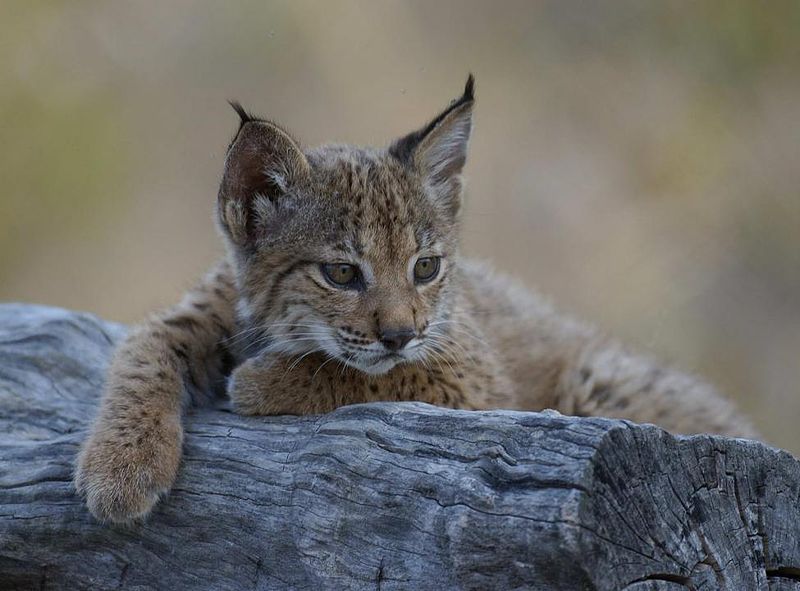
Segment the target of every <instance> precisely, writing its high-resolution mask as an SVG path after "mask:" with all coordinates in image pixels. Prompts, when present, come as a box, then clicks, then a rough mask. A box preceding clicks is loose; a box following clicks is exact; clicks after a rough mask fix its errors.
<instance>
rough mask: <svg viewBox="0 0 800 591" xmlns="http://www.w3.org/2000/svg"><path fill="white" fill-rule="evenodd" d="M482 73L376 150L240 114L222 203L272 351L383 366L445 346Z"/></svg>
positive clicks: (246, 311) (227, 232)
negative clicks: (429, 116) (476, 83)
mask: <svg viewBox="0 0 800 591" xmlns="http://www.w3.org/2000/svg"><path fill="white" fill-rule="evenodd" d="M473 104H474V95H473V78H472V76H470V77H469V79H468V80H467V84H466V88H465V89H464V93H463V95H462V96H461V97H460V98H459V99H457V100H456V101H454V102H453V103H451V104H450V106H449V107H448V108H446V109H445V110H444V111H443V112H441V113H440V114H439V115H438V116H436V117H435V118H434V119H433V120H432V121H431V122H430V123H428V124H427V125H425V126H424V127H422V128H421V129H419V130H417V131H414V132H412V133H410V134H408V135H407V136H405V137H403V138H400V139H399V140H396V141H395V142H393V143H392V144H391V145H390V146H389V147H388V148H382V149H373V148H360V147H354V146H343V145H329V146H322V147H319V148H315V149H303V148H301V147H300V145H299V144H298V143H297V142H296V141H295V140H294V139H293V138H292V137H291V136H290V135H289V134H288V133H287V132H286V131H284V130H283V129H281V128H280V127H278V126H277V125H275V124H274V123H271V122H269V121H264V120H261V119H257V118H255V117H251V116H249V115H248V114H247V113H245V111H244V110H243V109H242V108H241V107H239V106H238V105H234V108H236V110H237V112H238V113H239V115H240V116H241V119H242V121H241V125H240V127H239V131H238V133H237V135H236V137H235V138H234V140H233V142H232V143H231V145H230V147H229V149H228V153H227V156H226V160H225V171H224V174H223V178H222V183H221V186H220V190H219V198H218V215H219V222H220V226H221V229H222V232H223V235H224V237H225V239H226V242H227V244H228V247H229V250H230V252H231V254H232V257H233V259H234V261H235V266H236V270H237V274H238V282H239V286H240V292H241V301H240V307H239V312H240V315H241V317H242V320H243V324H244V326H245V327H246V330H249V331H250V332H251V334H253V335H254V338H253V339H252V341H251V342H252V343H254V344H255V345H257V346H258V347H259V348H260V350H270V351H276V352H282V353H289V354H298V355H303V354H310V353H313V352H316V351H319V352H322V353H325V354H326V355H327V356H328V357H331V358H334V359H336V360H338V361H341V362H343V363H345V364H347V365H349V366H351V367H354V368H356V369H359V370H361V371H364V372H366V373H370V374H381V373H385V372H388V371H389V370H391V369H392V368H393V367H394V366H395V365H397V364H400V363H409V362H412V363H413V362H424V361H425V359H426V358H427V357H429V356H430V357H436V356H437V355H442V354H445V353H446V344H445V343H446V341H445V340H444V339H443V336H444V335H445V334H446V332H447V331H448V325H449V324H450V323H451V320H449V316H450V310H451V307H452V292H453V289H452V286H451V281H452V276H453V271H454V269H455V266H456V264H457V257H458V218H459V209H460V205H461V184H462V183H461V171H462V169H463V167H464V163H465V160H466V154H467V143H468V140H469V136H470V129H471V121H472V107H473Z"/></svg>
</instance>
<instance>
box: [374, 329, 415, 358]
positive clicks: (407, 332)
mask: <svg viewBox="0 0 800 591" xmlns="http://www.w3.org/2000/svg"><path fill="white" fill-rule="evenodd" d="M415 336H416V332H414V330H413V329H410V328H401V329H398V330H385V331H383V332H381V334H380V339H381V343H383V346H384V347H386V348H387V349H389V351H392V352H394V353H396V352H397V351H399V350H400V349H402V348H403V347H405V346H406V345H407V344H408V342H409V341H410V340H411V339H413V338H414V337H415Z"/></svg>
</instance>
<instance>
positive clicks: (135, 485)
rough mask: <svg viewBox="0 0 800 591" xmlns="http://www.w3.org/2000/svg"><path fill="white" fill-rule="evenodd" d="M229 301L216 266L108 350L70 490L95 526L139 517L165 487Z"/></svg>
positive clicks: (211, 364)
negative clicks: (96, 407) (191, 396)
mask: <svg viewBox="0 0 800 591" xmlns="http://www.w3.org/2000/svg"><path fill="white" fill-rule="evenodd" d="M234 301H235V289H234V284H233V280H232V278H231V274H230V270H229V268H228V266H227V264H225V263H223V264H221V265H220V266H219V267H217V269H216V270H215V271H212V273H211V274H210V275H209V276H207V277H206V279H205V280H204V281H203V282H202V283H201V284H200V285H199V286H198V287H197V288H196V289H195V290H193V291H191V292H189V293H188V294H187V295H186V297H185V298H184V300H183V301H182V302H181V303H180V304H179V305H178V306H176V307H175V308H173V309H171V310H170V311H168V312H166V313H164V314H162V315H161V316H159V317H156V318H154V319H153V320H151V321H149V322H147V323H146V324H144V325H143V326H141V327H140V328H138V329H137V330H135V331H134V332H133V333H132V334H131V335H130V336H129V337H128V338H127V340H126V341H125V342H124V343H123V344H122V346H120V347H119V349H118V350H117V351H116V353H115V355H114V359H113V361H112V363H111V367H110V369H109V372H108V377H107V382H106V386H105V393H104V395H103V399H102V402H101V405H100V411H99V414H98V416H97V418H96V420H95V423H94V426H93V427H92V431H91V433H90V436H89V438H88V439H87V441H86V442H85V443H84V445H83V447H82V449H81V452H80V455H79V457H78V465H77V469H76V472H75V485H76V488H77V489H78V491H79V492H80V493H81V494H83V495H84V496H85V497H86V502H87V505H88V506H89V509H90V510H91V512H92V514H94V515H95V517H97V518H98V519H101V520H103V521H114V522H127V521H130V520H132V519H135V518H138V517H142V516H144V515H146V514H147V513H148V512H149V511H150V510H151V509H152V508H153V506H154V505H155V503H156V501H157V500H158V498H159V496H160V495H162V494H164V493H166V492H167V491H168V490H169V489H170V487H171V486H172V484H173V482H174V480H175V475H176V473H177V469H178V464H179V462H180V456H181V444H182V441H183V430H182V427H181V415H182V411H183V407H184V404H185V402H186V399H187V397H188V396H187V393H188V392H192V393H195V392H196V393H209V392H210V391H211V389H212V388H213V387H214V385H215V384H214V383H213V382H214V381H216V380H218V379H220V378H221V371H222V369H223V368H222V367H221V363H222V360H223V359H224V357H225V356H224V354H222V352H221V351H220V343H221V341H223V340H224V339H225V338H226V337H229V336H230V335H231V330H232V328H233V326H234V322H235V320H234V312H233V310H234V305H233V302H234Z"/></svg>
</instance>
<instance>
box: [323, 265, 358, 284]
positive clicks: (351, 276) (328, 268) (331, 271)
mask: <svg viewBox="0 0 800 591" xmlns="http://www.w3.org/2000/svg"><path fill="white" fill-rule="evenodd" d="M322 273H323V275H325V279H327V280H328V281H330V282H331V283H333V284H334V285H335V286H337V287H353V286H354V285H355V284H356V283H358V279H359V273H358V267H356V266H355V265H348V264H347V263H326V264H323V265H322Z"/></svg>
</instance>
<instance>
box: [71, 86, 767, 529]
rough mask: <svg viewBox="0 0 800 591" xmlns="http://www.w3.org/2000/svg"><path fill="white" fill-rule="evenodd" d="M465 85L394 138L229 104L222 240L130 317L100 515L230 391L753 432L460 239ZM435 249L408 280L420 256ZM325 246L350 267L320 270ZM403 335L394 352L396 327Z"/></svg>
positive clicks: (266, 408)
mask: <svg viewBox="0 0 800 591" xmlns="http://www.w3.org/2000/svg"><path fill="white" fill-rule="evenodd" d="M473 105H474V94H473V81H472V78H471V77H470V79H469V81H468V83H467V87H466V89H465V92H464V94H463V95H462V96H461V97H460V98H459V99H458V100H456V101H455V102H453V103H452V104H451V105H450V106H449V107H448V108H447V109H445V110H444V111H443V112H442V113H440V114H439V115H438V116H437V117H436V118H434V119H433V120H432V121H431V122H430V123H429V124H427V125H426V126H424V127H422V128H421V129H420V130H418V131H415V132H413V133H411V134H409V135H407V136H405V137H404V138H401V139H400V140H398V141H396V142H394V143H393V144H391V145H390V146H389V147H388V148H384V149H372V148H357V147H352V146H324V147H321V148H317V149H311V150H303V149H302V148H301V147H300V145H299V144H298V142H297V141H296V140H294V139H293V138H292V137H291V136H290V135H289V134H288V133H287V132H286V131H285V130H283V129H281V128H280V127H279V126H277V125H275V124H274V123H271V122H268V121H264V120H261V119H258V118H256V117H253V116H251V115H248V114H247V113H246V112H245V111H244V109H242V108H241V107H240V106H238V105H235V108H236V110H237V112H238V113H239V114H240V116H241V125H240V128H239V130H238V132H237V134H236V137H235V138H234V140H233V142H232V143H231V145H230V147H229V149H228V153H227V157H226V161H225V170H224V174H223V179H222V182H221V186H220V192H219V197H218V209H217V211H218V219H219V226H220V230H221V234H222V236H223V238H224V240H225V242H226V245H227V249H228V256H227V257H226V260H225V261H223V262H222V263H220V265H219V266H218V267H217V268H216V269H215V270H214V271H212V273H211V274H209V275H208V276H207V277H206V278H205V279H204V280H203V281H202V282H201V283H200V285H199V286H198V287H197V288H196V289H194V290H192V291H191V292H189V294H188V295H187V296H186V297H185V298H184V300H183V302H182V303H181V304H179V305H178V306H177V307H175V308H173V309H172V310H169V311H167V312H166V313H164V314H161V315H159V316H156V317H155V318H153V319H151V320H150V321H149V322H147V323H145V324H144V325H143V326H141V327H140V328H139V329H137V330H135V331H134V332H133V333H132V334H131V335H130V336H129V337H128V339H127V340H126V341H125V343H124V344H123V345H122V346H121V347H120V348H119V350H118V351H117V352H116V355H115V357H114V361H113V363H112V366H111V368H110V370H109V374H108V382H107V384H106V390H105V395H104V397H103V401H102V404H101V408H100V412H99V415H98V418H97V420H96V422H95V425H94V428H93V430H92V432H91V434H90V436H89V438H88V440H87V441H86V443H85V444H84V446H83V448H82V450H81V454H80V457H79V461H78V467H77V471H76V485H77V488H78V490H79V491H81V492H82V493H83V494H84V495H85V497H86V500H87V504H88V506H89V509H90V510H91V511H92V513H93V514H94V515H96V516H97V517H98V518H100V519H104V520H111V521H115V522H125V521H130V520H131V519H135V518H138V517H142V516H144V515H146V514H147V513H148V512H149V511H150V510H151V509H152V507H153V506H154V504H155V503H156V501H157V500H158V498H159V496H160V495H162V494H164V493H166V492H167V491H168V490H169V488H170V487H171V485H172V483H173V482H174V479H175V475H176V472H177V469H178V465H179V461H180V453H181V442H182V429H181V414H182V409H183V408H184V407H185V405H186V403H187V401H190V400H194V401H198V400H200V399H205V398H207V397H208V396H213V395H215V394H218V393H221V392H222V391H224V390H225V384H226V381H225V378H226V376H227V375H228V374H229V373H230V371H231V369H232V368H233V367H235V369H234V370H233V371H232V373H230V376H229V377H228V379H227V391H228V393H229V395H230V397H231V400H232V402H233V404H234V406H235V408H236V409H237V410H238V411H239V412H241V413H244V414H256V415H269V414H307V413H324V412H328V411H331V410H333V409H335V408H337V407H339V406H342V405H345V404H353V403H357V402H368V401H376V400H415V401H423V402H428V403H431V404H436V405H440V406H446V407H451V408H466V409H476V410H477V409H489V408H515V409H525V410H541V409H545V408H555V409H557V410H559V411H561V412H563V413H567V414H575V415H593V416H594V415H605V416H613V417H622V418H627V419H632V420H634V421H639V422H655V423H657V424H659V425H661V426H663V427H665V428H667V429H669V430H673V431H676V432H682V433H694V432H714V433H722V434H726V435H737V436H748V437H752V436H754V435H755V432H754V431H753V429H752V427H751V426H750V425H749V423H748V422H747V421H746V420H745V419H744V418H743V417H741V416H740V415H738V414H737V413H736V411H735V410H734V409H733V407H732V405H731V404H730V403H729V402H727V401H726V400H725V399H724V398H722V397H721V396H719V395H718V394H717V393H716V392H715V391H714V389H713V388H712V387H711V386H709V385H707V384H705V383H703V382H702V381H699V380H697V379H695V378H693V377H690V376H688V375H686V374H683V373H680V372H677V371H675V370H672V369H669V368H665V367H663V366H661V365H659V364H657V363H655V362H653V361H651V360H649V359H647V358H645V357H642V356H639V355H634V354H631V353H629V352H627V351H626V350H624V349H623V348H622V347H621V346H620V345H619V344H617V343H616V342H614V341H612V340H609V339H608V338H606V337H604V336H603V335H601V334H599V333H598V332H597V331H596V330H594V329H593V328H591V327H590V326H587V325H585V324H582V323H580V322H577V321H574V320H572V319H570V318H568V317H565V316H563V315H560V314H559V313H557V312H556V311H555V310H554V309H553V308H552V307H551V306H550V305H549V304H547V303H545V302H544V301H542V299H541V298H539V297H538V296H537V295H536V294H534V293H531V292H529V291H526V290H525V289H523V288H521V287H519V286H518V285H516V284H515V283H513V282H512V281H511V280H509V279H507V278H505V277H502V276H499V275H497V274H495V273H494V272H493V271H492V270H491V269H490V268H489V267H487V266H483V265H480V264H476V263H474V262H470V261H468V260H466V259H464V258H462V257H461V256H460V253H459V220H460V214H461V185H462V181H461V172H462V169H463V166H464V163H465V161H466V153H467V143H468V139H469V135H470V131H471V122H472V109H473ZM420 257H438V260H439V261H440V265H439V271H438V274H437V275H436V276H435V277H434V278H433V279H432V280H430V281H428V282H425V283H419V282H417V281H416V280H415V278H414V271H413V269H414V265H415V262H416V261H417V260H418V259H419V258H420ZM325 263H341V264H345V263H346V264H351V265H354V266H356V267H357V268H358V270H359V280H358V281H357V282H355V283H353V284H352V285H351V286H349V287H348V288H342V287H341V286H337V285H335V284H334V283H332V282H331V280H330V279H329V278H328V277H327V276H326V274H325V270H324V267H323V265H324V264H325ZM400 333H402V334H404V335H407V336H406V337H405V339H404V340H407V342H403V343H402V346H400V347H399V348H397V349H396V350H395V349H393V348H390V347H389V344H388V343H391V340H387V335H394V334H400Z"/></svg>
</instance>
